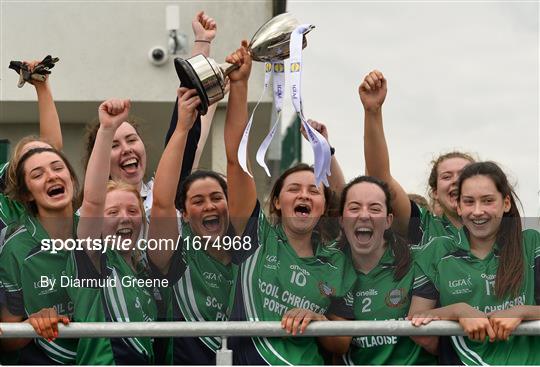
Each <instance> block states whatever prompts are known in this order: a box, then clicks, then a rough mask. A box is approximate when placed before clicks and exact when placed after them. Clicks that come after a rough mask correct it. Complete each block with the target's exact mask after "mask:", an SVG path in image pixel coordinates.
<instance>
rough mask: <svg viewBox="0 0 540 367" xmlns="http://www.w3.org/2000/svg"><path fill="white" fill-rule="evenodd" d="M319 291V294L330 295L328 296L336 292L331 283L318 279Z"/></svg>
mask: <svg viewBox="0 0 540 367" xmlns="http://www.w3.org/2000/svg"><path fill="white" fill-rule="evenodd" d="M319 292H321V294H322V295H323V296H326V297H330V296H333V295H334V294H335V293H336V288H334V287H332V286H331V285H329V284H328V283H326V282H325V281H320V282H319Z"/></svg>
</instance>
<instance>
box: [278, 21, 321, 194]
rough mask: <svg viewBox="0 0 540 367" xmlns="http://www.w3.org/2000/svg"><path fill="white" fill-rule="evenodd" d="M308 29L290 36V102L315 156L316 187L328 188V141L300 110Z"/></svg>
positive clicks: (297, 30)
mask: <svg viewBox="0 0 540 367" xmlns="http://www.w3.org/2000/svg"><path fill="white" fill-rule="evenodd" d="M309 27H310V25H309V24H302V25H299V26H298V27H296V29H295V30H294V31H293V32H292V34H291V40H290V46H289V47H290V68H291V92H292V102H293V106H294V109H295V110H296V113H297V114H298V116H299V117H300V120H301V121H302V126H303V127H304V129H305V130H306V135H307V137H308V140H309V143H310V144H311V148H312V149H313V155H314V156H315V168H314V171H315V180H316V183H317V185H319V184H320V183H321V182H323V183H324V184H325V185H326V186H329V184H328V179H327V176H329V175H330V162H331V159H332V157H331V154H330V145H329V144H328V141H326V139H325V138H324V136H322V135H321V134H320V133H319V132H318V131H317V130H315V129H314V128H312V127H311V125H310V124H308V122H307V120H306V118H305V117H304V113H303V110H302V93H301V80H302V42H303V35H304V32H305V31H306V29H308V28H309Z"/></svg>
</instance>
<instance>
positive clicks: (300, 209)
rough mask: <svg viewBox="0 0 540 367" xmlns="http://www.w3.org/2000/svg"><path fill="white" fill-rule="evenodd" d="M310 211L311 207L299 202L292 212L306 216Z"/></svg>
mask: <svg viewBox="0 0 540 367" xmlns="http://www.w3.org/2000/svg"><path fill="white" fill-rule="evenodd" d="M310 213H311V208H310V207H309V206H308V205H306V204H299V205H297V206H295V207H294V214H296V216H299V217H308V216H309V214H310Z"/></svg>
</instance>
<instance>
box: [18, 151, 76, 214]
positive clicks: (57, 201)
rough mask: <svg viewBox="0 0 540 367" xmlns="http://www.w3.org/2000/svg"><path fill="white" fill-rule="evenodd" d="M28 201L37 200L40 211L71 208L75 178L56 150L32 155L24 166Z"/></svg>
mask: <svg viewBox="0 0 540 367" xmlns="http://www.w3.org/2000/svg"><path fill="white" fill-rule="evenodd" d="M23 172H24V182H25V184H26V188H27V190H28V193H29V194H28V198H27V199H28V201H33V202H35V204H36V206H37V208H38V213H39V212H41V211H42V210H46V211H63V210H65V209H66V208H68V207H69V208H71V205H72V200H73V180H72V177H71V174H70V172H69V169H68V167H67V166H66V164H65V163H64V161H63V160H62V158H61V157H60V156H59V155H58V154H56V153H54V152H48V151H45V152H41V153H36V154H33V155H32V156H30V157H29V158H28V159H27V160H26V161H25V162H24V167H23Z"/></svg>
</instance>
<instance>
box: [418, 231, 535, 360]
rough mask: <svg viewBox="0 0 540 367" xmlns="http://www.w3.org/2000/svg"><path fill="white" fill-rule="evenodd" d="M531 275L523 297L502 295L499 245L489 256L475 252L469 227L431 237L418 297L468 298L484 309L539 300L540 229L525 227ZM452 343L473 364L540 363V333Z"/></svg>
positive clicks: (423, 256)
mask: <svg viewBox="0 0 540 367" xmlns="http://www.w3.org/2000/svg"><path fill="white" fill-rule="evenodd" d="M523 256H524V260H525V261H524V262H525V274H524V277H523V284H522V286H521V290H520V292H519V294H518V295H517V296H506V297H505V298H503V299H498V298H497V297H496V296H495V294H494V293H495V279H496V275H497V269H498V267H499V256H498V245H497V244H495V246H494V247H493V250H492V251H491V253H490V254H488V255H487V256H486V257H485V258H484V259H479V258H477V257H476V256H474V255H473V254H472V253H471V250H470V245H469V242H468V239H467V234H466V229H461V230H460V231H459V233H458V235H457V236H456V237H440V238H437V239H435V240H433V241H431V242H430V243H429V244H428V245H427V246H426V247H425V248H424V249H423V251H422V253H421V254H420V256H418V257H417V258H416V261H415V280H414V291H413V294H414V295H415V296H419V297H423V298H427V299H437V300H438V301H439V303H440V306H441V307H444V306H448V305H452V304H455V303H460V302H464V303H467V304H469V305H470V306H472V307H475V308H477V309H478V310H480V311H482V312H486V313H488V312H492V311H497V310H505V309H509V308H512V307H514V306H518V305H536V304H538V300H537V299H535V296H538V295H540V292H539V288H540V284H535V275H536V276H538V272H539V269H538V266H539V265H540V262H538V261H539V259H540V233H538V232H536V231H534V230H525V231H523ZM452 345H453V347H454V350H455V351H456V353H457V354H458V356H459V358H460V359H461V361H462V362H463V363H464V364H467V365H480V364H495V365H508V364H510V365H522V364H540V354H539V353H537V351H538V348H540V337H532V336H510V339H509V340H508V341H506V342H504V341H498V342H494V343H489V342H484V343H479V342H475V341H471V340H469V339H468V338H466V337H461V336H460V337H452Z"/></svg>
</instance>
